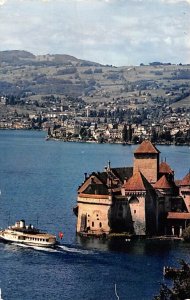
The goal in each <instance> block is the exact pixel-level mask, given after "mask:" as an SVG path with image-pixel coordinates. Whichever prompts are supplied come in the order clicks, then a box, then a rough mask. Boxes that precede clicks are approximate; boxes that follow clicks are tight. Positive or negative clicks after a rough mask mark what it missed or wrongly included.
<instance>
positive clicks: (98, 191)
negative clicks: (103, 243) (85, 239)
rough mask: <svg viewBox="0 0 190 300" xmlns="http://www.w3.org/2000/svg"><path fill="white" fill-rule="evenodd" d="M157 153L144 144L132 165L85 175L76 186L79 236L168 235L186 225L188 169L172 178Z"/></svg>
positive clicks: (179, 234) (189, 205)
mask: <svg viewBox="0 0 190 300" xmlns="http://www.w3.org/2000/svg"><path fill="white" fill-rule="evenodd" d="M174 174H175V172H174V170H173V169H172V167H171V166H169V165H168V163H167V162H166V161H160V151H159V150H158V149H157V148H156V147H155V146H154V145H153V144H152V143H151V142H150V141H149V140H144V141H143V142H142V143H141V144H140V145H139V146H138V147H137V148H136V150H135V151H134V163H133V166H132V167H120V168H112V167H111V163H110V162H109V163H108V166H107V167H106V168H105V170H104V171H103V172H92V173H91V174H89V175H88V174H86V173H85V179H84V181H83V182H82V184H81V185H80V186H79V188H78V198H77V206H76V207H75V208H74V212H75V214H76V216H77V233H78V234H80V235H83V236H110V235H114V234H124V235H126V236H130V237H131V236H144V237H155V236H170V237H172V238H174V237H175V238H181V237H182V235H183V232H184V231H185V230H186V228H187V227H188V225H190V171H189V172H188V173H187V174H184V178H182V179H181V180H175V178H174Z"/></svg>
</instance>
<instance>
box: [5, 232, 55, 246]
mask: <svg viewBox="0 0 190 300" xmlns="http://www.w3.org/2000/svg"><path fill="white" fill-rule="evenodd" d="M0 241H1V242H4V243H16V244H20V245H28V246H31V247H35V246H36V247H43V248H54V247H55V245H56V244H57V241H56V238H55V237H54V236H52V237H51V238H48V239H47V238H45V236H44V237H41V236H38V235H24V234H22V233H17V234H15V233H13V232H6V231H1V232H0Z"/></svg>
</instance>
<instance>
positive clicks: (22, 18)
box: [0, 0, 190, 66]
mask: <svg viewBox="0 0 190 300" xmlns="http://www.w3.org/2000/svg"><path fill="white" fill-rule="evenodd" d="M13 49H20V50H28V51H30V52H32V53H34V54H47V53H50V54H55V53H61V54H70V55H74V56H76V57H77V58H82V59H86V60H92V61H96V62H100V63H103V64H113V65H116V66H121V65H138V64H140V63H141V62H143V63H149V62H152V61H163V62H172V63H180V62H181V63H190V0H0V50H13Z"/></svg>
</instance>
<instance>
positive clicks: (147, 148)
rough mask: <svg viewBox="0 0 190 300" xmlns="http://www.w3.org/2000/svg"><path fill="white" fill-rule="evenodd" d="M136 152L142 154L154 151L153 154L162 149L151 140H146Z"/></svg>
mask: <svg viewBox="0 0 190 300" xmlns="http://www.w3.org/2000/svg"><path fill="white" fill-rule="evenodd" d="M134 153H135V154H140V153H153V154H155V153H156V154H157V153H160V151H159V150H158V149H157V148H156V147H155V146H154V145H153V144H152V143H151V142H150V141H149V140H145V141H143V142H142V143H141V144H140V146H139V147H138V148H137V149H136V150H135V151H134Z"/></svg>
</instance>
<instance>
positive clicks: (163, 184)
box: [154, 175, 173, 189]
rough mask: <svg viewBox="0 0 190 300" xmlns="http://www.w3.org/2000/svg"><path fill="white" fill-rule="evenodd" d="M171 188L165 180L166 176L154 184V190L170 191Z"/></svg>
mask: <svg viewBox="0 0 190 300" xmlns="http://www.w3.org/2000/svg"><path fill="white" fill-rule="evenodd" d="M172 187H173V185H172V184H170V183H169V182H168V180H167V178H166V175H163V176H162V177H161V178H160V179H159V180H158V181H157V182H156V183H155V184H154V188H155V189H171V188H172Z"/></svg>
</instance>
